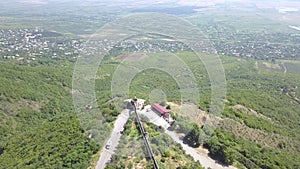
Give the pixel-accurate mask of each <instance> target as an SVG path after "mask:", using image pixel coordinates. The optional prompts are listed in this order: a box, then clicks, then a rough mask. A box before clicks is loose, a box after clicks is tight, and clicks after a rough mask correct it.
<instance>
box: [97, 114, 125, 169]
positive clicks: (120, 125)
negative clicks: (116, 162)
mask: <svg viewBox="0 0 300 169" xmlns="http://www.w3.org/2000/svg"><path fill="white" fill-rule="evenodd" d="M129 117H130V111H129V110H128V109H125V110H123V111H122V112H121V113H120V114H119V116H118V118H117V120H116V121H115V123H114V129H113V131H112V133H111V135H110V137H109V139H108V141H107V143H106V145H108V144H109V145H110V147H109V148H106V146H104V147H103V148H102V151H101V152H102V153H101V156H100V158H99V160H98V162H97V166H96V169H104V168H105V166H106V165H107V164H108V163H109V161H110V159H111V156H112V155H113V154H114V153H115V150H116V148H117V146H118V144H119V142H120V139H121V136H122V134H121V133H120V131H123V129H124V125H125V124H126V122H127V120H128V119H129Z"/></svg>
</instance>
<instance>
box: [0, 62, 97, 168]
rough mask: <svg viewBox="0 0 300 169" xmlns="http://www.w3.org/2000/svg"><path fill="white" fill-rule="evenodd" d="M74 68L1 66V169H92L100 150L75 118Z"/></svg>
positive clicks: (5, 64) (3, 64)
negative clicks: (95, 155) (90, 164)
mask: <svg viewBox="0 0 300 169" xmlns="http://www.w3.org/2000/svg"><path fill="white" fill-rule="evenodd" d="M71 70H72V69H71V67H60V66H53V67H48V66H43V67H29V66H18V65H14V64H9V63H1V66H0V83H1V85H0V100H1V101H0V104H1V106H0V116H1V118H0V124H1V125H0V164H1V165H0V168H3V169H4V168H5V169H9V168H86V167H87V166H88V165H89V160H90V158H91V155H92V154H94V153H95V152H96V151H97V150H98V146H97V145H96V144H95V143H94V142H93V141H91V140H90V139H88V138H87V136H86V134H85V133H84V131H83V129H82V128H81V126H80V123H79V121H78V119H77V117H76V114H75V113H74V112H73V105H72V97H71V93H70V92H71Z"/></svg>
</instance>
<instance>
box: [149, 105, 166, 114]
mask: <svg viewBox="0 0 300 169" xmlns="http://www.w3.org/2000/svg"><path fill="white" fill-rule="evenodd" d="M151 107H152V108H153V109H155V110H157V111H158V112H159V113H160V114H166V113H169V112H170V110H168V109H166V108H164V107H163V106H161V105H159V104H157V103H153V104H152V105H151Z"/></svg>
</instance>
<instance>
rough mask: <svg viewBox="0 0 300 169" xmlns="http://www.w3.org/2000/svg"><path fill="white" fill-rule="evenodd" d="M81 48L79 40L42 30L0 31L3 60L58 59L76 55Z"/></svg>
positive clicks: (0, 53) (0, 48)
mask: <svg viewBox="0 0 300 169" xmlns="http://www.w3.org/2000/svg"><path fill="white" fill-rule="evenodd" d="M81 48H82V45H81V42H80V41H79V40H71V39H67V38H65V37H64V36H63V35H62V34H59V33H56V32H51V31H47V30H44V29H14V30H12V29H8V30H7V29H6V30H0V57H2V58H4V59H17V60H28V61H30V60H31V61H32V60H33V61H34V60H37V59H38V58H39V57H44V56H47V57H50V58H58V57H61V56H69V55H74V54H78V53H79V52H80V50H81Z"/></svg>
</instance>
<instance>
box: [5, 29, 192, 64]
mask: <svg viewBox="0 0 300 169" xmlns="http://www.w3.org/2000/svg"><path fill="white" fill-rule="evenodd" d="M99 49H100V50H103V51H105V52H110V51H113V50H118V52H120V51H121V52H122V51H131V52H146V53H147V52H154V51H155V52H158V51H178V50H187V49H188V48H187V46H186V45H184V44H183V43H180V42H177V41H170V40H157V41H139V40H127V41H126V40H125V41H121V42H117V41H114V40H109V39H93V40H87V39H70V38H68V37H65V36H64V35H63V34H60V33H57V32H53V31H48V30H44V29H38V28H36V29H2V30H0V58H4V59H16V60H27V61H34V60H38V59H39V58H41V57H47V58H50V59H56V58H64V57H74V58H76V57H78V55H80V54H82V55H92V54H93V53H95V52H97V51H99Z"/></svg>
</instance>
